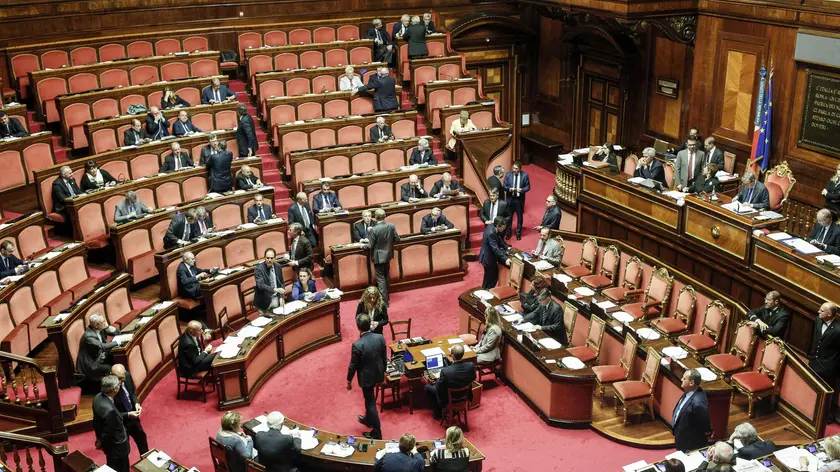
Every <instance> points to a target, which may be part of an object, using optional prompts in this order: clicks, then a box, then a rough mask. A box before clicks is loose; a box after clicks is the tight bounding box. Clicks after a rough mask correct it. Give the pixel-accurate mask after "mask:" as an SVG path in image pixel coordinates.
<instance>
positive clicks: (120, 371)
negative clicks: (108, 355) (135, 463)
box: [111, 364, 149, 455]
mask: <svg viewBox="0 0 840 472" xmlns="http://www.w3.org/2000/svg"><path fill="white" fill-rule="evenodd" d="M111 373H112V374H114V375H115V376H116V377H117V379H118V380H119V381H120V387H119V390H117V395H116V396H115V397H114V406H116V407H117V411H119V412H120V416H122V418H123V425H124V426H125V430H126V431H128V435H129V436H131V437H132V439H134V444H136V445H137V449H138V450H139V451H140V454H141V455H142V454H145V453H146V452H148V451H149V442H148V440H147V438H146V431H144V430H143V425H141V424H140V412H141V410H142V409H143V408H142V407H141V406H140V401H139V400H137V393H136V392H135V391H134V381H133V380H132V379H131V374H130V373H128V371H126V370H125V366H124V365H122V364H114V365H113V367H111Z"/></svg>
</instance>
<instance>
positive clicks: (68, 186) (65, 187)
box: [52, 166, 82, 218]
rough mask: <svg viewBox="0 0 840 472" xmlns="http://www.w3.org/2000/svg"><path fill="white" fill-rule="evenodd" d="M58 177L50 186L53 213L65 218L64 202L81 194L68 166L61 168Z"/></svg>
mask: <svg viewBox="0 0 840 472" xmlns="http://www.w3.org/2000/svg"><path fill="white" fill-rule="evenodd" d="M59 174H60V176H59V177H58V178H57V179H55V181H54V182H53V184H52V198H53V212H55V213H58V214H60V215H63V216H64V217H65V218H66V217H67V213H66V212H65V205H64V200H66V199H68V198H72V197H75V196H76V195H79V194H80V193H82V189H80V188H79V185H78V184H77V183H76V179H75V178H73V171H72V170H70V167H69V166H61V169H59Z"/></svg>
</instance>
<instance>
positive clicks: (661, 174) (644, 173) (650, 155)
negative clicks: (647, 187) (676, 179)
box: [633, 147, 668, 187]
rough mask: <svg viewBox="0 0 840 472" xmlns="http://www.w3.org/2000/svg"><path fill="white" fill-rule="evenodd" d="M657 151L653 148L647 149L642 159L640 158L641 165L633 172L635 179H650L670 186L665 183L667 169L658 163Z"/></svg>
mask: <svg viewBox="0 0 840 472" xmlns="http://www.w3.org/2000/svg"><path fill="white" fill-rule="evenodd" d="M655 156H656V150H655V149H653V148H652V147H649V148H645V149H644V150H643V151H642V157H641V158H639V165H638V166H636V170H634V171H633V177H641V178H643V179H650V180H653V181H656V182H659V183H661V184H662V185H663V186H666V187H667V186H668V184H667V183H666V181H665V168H664V167H662V163H661V162H659V161H657V160H656V158H655Z"/></svg>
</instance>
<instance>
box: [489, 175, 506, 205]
mask: <svg viewBox="0 0 840 472" xmlns="http://www.w3.org/2000/svg"><path fill="white" fill-rule="evenodd" d="M503 178H504V177H503ZM487 185H488V186H489V187H490V189H496V190H498V191H499V200H507V197H506V194H505V186H504V185H502V181H501V180H499V178H498V177H496V176H495V175H491V176H490V177H487Z"/></svg>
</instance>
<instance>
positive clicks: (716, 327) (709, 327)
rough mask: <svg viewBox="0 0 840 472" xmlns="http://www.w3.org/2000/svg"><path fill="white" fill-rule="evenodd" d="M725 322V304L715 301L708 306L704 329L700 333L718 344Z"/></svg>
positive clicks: (704, 318)
mask: <svg viewBox="0 0 840 472" xmlns="http://www.w3.org/2000/svg"><path fill="white" fill-rule="evenodd" d="M725 321H726V310H725V308H724V306H723V302H721V301H720V300H715V301H713V302H711V303H709V304H708V305H707V306H706V315H705V316H704V317H703V329H702V330H701V331H700V332H701V333H705V334H706V335H707V336H709V337H710V338H712V339H714V340H715V341H716V342H717V339H718V337H719V336H720V333H721V331H722V330H723V325H724V322H725Z"/></svg>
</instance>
